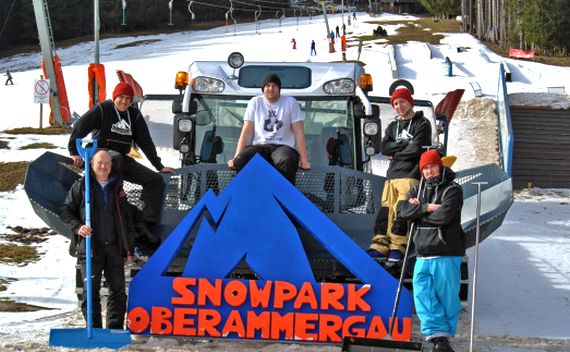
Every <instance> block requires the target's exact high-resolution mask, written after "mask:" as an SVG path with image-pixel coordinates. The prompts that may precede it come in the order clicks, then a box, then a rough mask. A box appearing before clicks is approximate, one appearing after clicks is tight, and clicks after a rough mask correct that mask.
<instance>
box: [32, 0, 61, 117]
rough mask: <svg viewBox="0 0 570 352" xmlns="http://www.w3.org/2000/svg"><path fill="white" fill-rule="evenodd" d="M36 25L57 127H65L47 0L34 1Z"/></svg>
mask: <svg viewBox="0 0 570 352" xmlns="http://www.w3.org/2000/svg"><path fill="white" fill-rule="evenodd" d="M33 4H34V14H35V16H36V25H37V27H38V36H39V39H40V47H41V50H42V58H43V61H44V67H45V72H46V76H47V78H48V79H49V80H50V89H51V92H50V97H49V99H50V104H51V111H52V113H53V121H54V123H55V125H59V126H63V118H62V115H61V106H60V104H59V93H58V90H57V80H56V76H55V66H54V64H53V59H54V53H55V42H54V40H53V32H52V30H51V23H50V19H49V11H48V5H47V0H33Z"/></svg>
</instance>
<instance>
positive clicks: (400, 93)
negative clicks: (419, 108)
mask: <svg viewBox="0 0 570 352" xmlns="http://www.w3.org/2000/svg"><path fill="white" fill-rule="evenodd" d="M398 98H403V99H406V100H407V101H408V102H409V103H410V104H412V106H414V98H412V94H411V93H410V91H409V90H407V89H406V88H398V89H396V90H395V91H394V92H393V93H392V95H391V96H390V105H392V106H394V100H396V99H398Z"/></svg>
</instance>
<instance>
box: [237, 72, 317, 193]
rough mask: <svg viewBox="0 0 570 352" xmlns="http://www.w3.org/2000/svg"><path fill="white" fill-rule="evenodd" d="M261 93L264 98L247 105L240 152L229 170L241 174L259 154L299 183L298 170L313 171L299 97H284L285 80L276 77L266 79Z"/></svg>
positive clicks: (271, 76)
mask: <svg viewBox="0 0 570 352" xmlns="http://www.w3.org/2000/svg"><path fill="white" fill-rule="evenodd" d="M261 90H262V92H263V95H260V96H257V97H253V98H251V100H250V101H249V103H248V104H247V108H246V110H245V115H244V118H243V120H244V121H243V128H242V130H241V134H240V137H239V140H238V144H237V148H236V153H235V156H234V158H233V159H231V160H229V161H228V167H230V168H231V169H235V170H237V171H238V172H239V171H240V170H241V169H242V168H243V167H244V166H245V165H246V164H247V163H248V162H249V160H251V158H253V156H254V155H255V154H256V153H259V154H260V155H261V156H262V157H263V158H264V159H265V160H267V161H268V162H269V163H270V164H271V165H273V166H274V167H275V168H276V169H277V170H278V171H279V172H280V173H281V174H282V175H283V176H285V178H287V180H289V182H291V183H292V184H295V175H296V174H297V169H298V168H301V169H303V170H306V169H310V168H311V163H310V162H309V160H308V159H307V147H306V143H305V124H304V116H303V114H302V113H301V107H300V106H299V103H298V102H297V100H296V99H295V98H293V97H288V96H283V95H281V79H280V78H279V76H277V75H275V74H269V75H268V76H267V77H265V79H264V80H263V85H262V88H261ZM252 137H253V143H252V144H249V143H250V141H251V139H252Z"/></svg>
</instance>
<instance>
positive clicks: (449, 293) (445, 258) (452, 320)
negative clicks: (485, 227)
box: [398, 149, 466, 352]
mask: <svg viewBox="0 0 570 352" xmlns="http://www.w3.org/2000/svg"><path fill="white" fill-rule="evenodd" d="M419 166H420V170H421V172H422V176H423V178H424V181H423V185H422V187H421V189H419V190H418V189H417V187H416V188H414V189H412V190H411V191H410V193H409V195H408V199H407V200H402V201H400V202H398V217H399V218H401V219H403V220H406V221H410V222H413V223H414V226H413V233H412V234H410V235H411V236H413V237H412V239H413V241H414V248H415V251H416V254H417V259H416V263H415V266H414V274H413V280H412V285H413V292H414V293H413V294H414V304H415V307H416V313H417V315H418V318H419V319H420V325H421V333H422V334H423V335H425V336H426V340H427V341H428V342H431V343H433V350H432V351H433V352H453V349H452V348H451V346H450V344H449V339H450V338H451V337H453V336H455V333H456V331H457V324H458V322H459V313H460V312H461V301H460V298H459V290H460V286H461V259H462V257H463V256H464V255H465V247H466V239H465V233H464V232H463V229H462V227H461V208H462V207H463V189H462V188H461V186H460V185H459V184H457V183H456V182H454V181H453V180H454V179H455V173H454V172H453V171H452V170H451V169H449V168H447V167H445V166H443V162H442V161H441V157H440V155H439V154H438V152H437V151H436V150H435V149H432V150H429V151H427V152H425V153H423V154H422V155H421V158H420V165H419Z"/></svg>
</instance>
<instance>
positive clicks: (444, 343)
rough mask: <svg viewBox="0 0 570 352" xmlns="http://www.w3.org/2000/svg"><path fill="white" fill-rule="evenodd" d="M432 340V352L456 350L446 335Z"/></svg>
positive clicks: (452, 351) (451, 351)
mask: <svg viewBox="0 0 570 352" xmlns="http://www.w3.org/2000/svg"><path fill="white" fill-rule="evenodd" d="M431 342H432V343H433V349H432V352H455V351H454V350H453V348H451V346H450V345H449V339H448V338H447V337H445V336H442V337H436V338H434V339H432V340H431Z"/></svg>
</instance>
